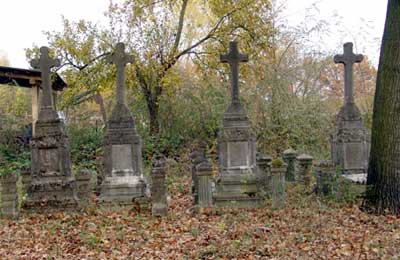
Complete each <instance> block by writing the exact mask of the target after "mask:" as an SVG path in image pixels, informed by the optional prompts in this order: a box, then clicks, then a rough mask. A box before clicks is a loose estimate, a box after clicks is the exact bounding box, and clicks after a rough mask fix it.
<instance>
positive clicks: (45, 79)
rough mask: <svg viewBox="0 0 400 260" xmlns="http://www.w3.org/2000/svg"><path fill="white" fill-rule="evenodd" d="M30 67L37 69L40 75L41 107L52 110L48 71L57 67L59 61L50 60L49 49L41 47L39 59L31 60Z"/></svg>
mask: <svg viewBox="0 0 400 260" xmlns="http://www.w3.org/2000/svg"><path fill="white" fill-rule="evenodd" d="M31 66H32V68H34V69H39V70H40V72H41V74H42V90H43V97H42V105H41V107H42V108H46V109H54V104H53V93H52V88H51V74H50V69H51V68H53V67H59V66H60V60H59V59H52V58H51V57H50V56H49V48H47V47H45V46H43V47H41V48H40V58H39V59H33V60H31Z"/></svg>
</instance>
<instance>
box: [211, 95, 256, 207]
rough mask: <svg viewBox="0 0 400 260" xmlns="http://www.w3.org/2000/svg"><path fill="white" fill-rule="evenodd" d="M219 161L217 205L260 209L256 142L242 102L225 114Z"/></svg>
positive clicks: (235, 103) (232, 106)
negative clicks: (256, 207)
mask: <svg viewBox="0 0 400 260" xmlns="http://www.w3.org/2000/svg"><path fill="white" fill-rule="evenodd" d="M218 157H219V174H218V177H217V179H216V192H215V194H214V199H215V205H216V206H222V207H224V206H232V207H255V206H259V204H260V202H261V197H260V196H259V190H258V183H257V182H258V176H257V174H256V172H257V169H256V140H255V136H254V133H253V131H252V129H251V127H250V122H249V119H248V117H247V115H246V112H245V110H244V109H243V107H242V105H241V104H240V103H239V102H233V103H232V104H231V106H230V107H229V108H228V110H227V111H226V112H225V115H224V122H223V127H222V130H221V132H220V133H219V137H218Z"/></svg>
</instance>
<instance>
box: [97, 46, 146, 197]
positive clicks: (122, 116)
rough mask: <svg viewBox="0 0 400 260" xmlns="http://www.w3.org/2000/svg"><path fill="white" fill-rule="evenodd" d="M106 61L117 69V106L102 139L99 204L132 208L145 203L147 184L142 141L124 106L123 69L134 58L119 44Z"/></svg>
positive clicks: (127, 109)
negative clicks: (143, 167)
mask: <svg viewBox="0 0 400 260" xmlns="http://www.w3.org/2000/svg"><path fill="white" fill-rule="evenodd" d="M108 61H109V62H110V63H114V64H115V65H116V66H117V91H116V92H117V103H116V105H115V107H114V109H113V111H112V114H111V117H110V119H109V121H108V126H107V132H106V134H105V138H104V175H105V176H104V180H102V184H101V194H100V201H101V202H104V203H115V204H131V203H132V201H134V200H135V201H145V200H146V199H147V197H146V186H147V184H146V181H145V179H144V178H143V171H142V148H141V140H140V136H139V135H138V133H137V131H136V127H135V123H134V120H133V118H132V116H131V112H130V110H129V108H128V107H127V105H126V94H125V91H126V86H125V66H126V64H127V63H130V62H132V61H133V56H130V55H127V54H126V53H125V45H124V44H123V43H118V44H117V45H116V48H115V52H114V53H113V54H111V55H110V56H108Z"/></svg>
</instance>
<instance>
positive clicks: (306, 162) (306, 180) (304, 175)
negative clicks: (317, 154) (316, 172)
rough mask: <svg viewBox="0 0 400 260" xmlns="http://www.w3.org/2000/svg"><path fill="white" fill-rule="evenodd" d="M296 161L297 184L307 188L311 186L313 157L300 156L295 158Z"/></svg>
mask: <svg viewBox="0 0 400 260" xmlns="http://www.w3.org/2000/svg"><path fill="white" fill-rule="evenodd" d="M297 161H298V165H299V172H298V177H299V182H300V183H302V184H304V185H305V186H307V187H308V186H310V184H311V178H312V172H311V167H312V163H313V157H312V156H311V155H308V154H301V155H299V156H297Z"/></svg>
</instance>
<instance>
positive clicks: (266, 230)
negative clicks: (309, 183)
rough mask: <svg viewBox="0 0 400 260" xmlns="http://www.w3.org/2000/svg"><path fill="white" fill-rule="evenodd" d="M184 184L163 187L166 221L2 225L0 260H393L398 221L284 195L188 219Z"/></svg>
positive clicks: (39, 219)
mask: <svg viewBox="0 0 400 260" xmlns="http://www.w3.org/2000/svg"><path fill="white" fill-rule="evenodd" d="M188 190H189V182H188V180H187V179H186V178H181V183H176V184H175V185H174V187H173V188H172V190H171V196H172V200H171V205H170V209H169V214H168V217H165V218H153V217H151V215H150V213H149V212H138V211H137V210H136V208H135V207H133V206H132V207H125V208H120V209H114V210H110V209H105V208H100V207H98V206H91V207H90V208H88V209H86V210H85V211H83V212H79V213H52V214H28V213H23V214H22V216H21V218H20V219H19V220H18V221H10V220H2V221H1V225H0V259H400V219H399V218H396V217H393V216H374V215H368V214H365V213H364V212H361V211H360V210H359V209H358V206H356V205H353V206H347V207H336V208H333V207H332V206H331V207H328V206H326V204H324V203H321V202H320V201H319V200H318V199H317V198H316V197H314V196H313V195H311V196H308V197H307V196H298V195H295V194H296V193H295V192H293V191H292V192H289V194H288V202H287V205H286V207H285V208H284V209H282V210H271V209H270V207H269V206H268V203H267V204H266V207H264V208H260V209H251V210H225V211H222V212H206V213H204V214H196V213H194V212H193V209H192V207H191V198H190V195H189V193H188Z"/></svg>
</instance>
